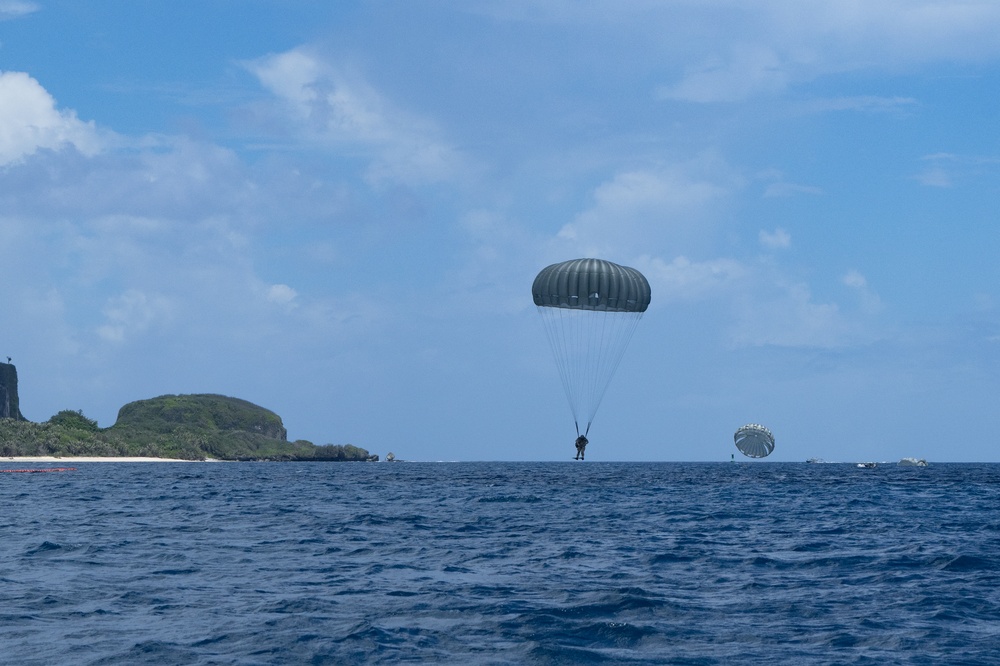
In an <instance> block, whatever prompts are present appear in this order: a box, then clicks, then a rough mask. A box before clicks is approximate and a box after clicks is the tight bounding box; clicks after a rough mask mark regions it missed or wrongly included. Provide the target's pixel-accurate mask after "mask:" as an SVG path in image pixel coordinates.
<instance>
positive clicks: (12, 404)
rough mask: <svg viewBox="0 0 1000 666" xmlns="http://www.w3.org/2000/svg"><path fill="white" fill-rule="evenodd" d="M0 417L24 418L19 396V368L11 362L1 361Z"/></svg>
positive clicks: (17, 419) (20, 419)
mask: <svg viewBox="0 0 1000 666" xmlns="http://www.w3.org/2000/svg"><path fill="white" fill-rule="evenodd" d="M0 419H14V420H15V421H23V420H24V417H23V416H22V415H21V409H20V403H19V401H18V398H17V368H15V367H14V365H13V364H11V363H0Z"/></svg>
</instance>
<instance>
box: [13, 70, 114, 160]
mask: <svg viewBox="0 0 1000 666" xmlns="http://www.w3.org/2000/svg"><path fill="white" fill-rule="evenodd" d="M67 146H73V147H74V148H76V149H77V150H78V151H80V152H81V153H83V154H84V155H95V154H97V153H98V152H99V151H100V150H101V146H102V142H101V139H100V138H99V136H98V133H97V130H96V128H95V126H94V123H92V122H89V123H85V122H83V121H81V120H80V119H79V118H77V117H76V113H75V112H73V111H71V110H65V111H60V110H58V109H56V104H55V100H54V99H53V98H52V96H51V95H49V93H48V92H47V91H46V90H45V88H43V87H42V86H41V85H40V84H39V83H38V81H36V80H35V79H33V78H31V77H30V76H28V75H27V74H25V73H23V72H0V167H2V166H5V165H8V164H12V163H14V162H17V161H18V160H20V159H22V158H24V157H27V156H29V155H32V154H34V153H35V152H37V151H38V150H40V149H49V150H61V149H63V148H65V147H67Z"/></svg>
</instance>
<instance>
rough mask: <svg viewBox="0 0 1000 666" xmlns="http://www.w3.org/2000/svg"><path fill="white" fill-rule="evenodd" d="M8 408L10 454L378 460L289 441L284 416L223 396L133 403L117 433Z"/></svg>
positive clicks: (1, 450)
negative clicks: (41, 418)
mask: <svg viewBox="0 0 1000 666" xmlns="http://www.w3.org/2000/svg"><path fill="white" fill-rule="evenodd" d="M15 395H16V394H15ZM15 404H16V403H15ZM8 411H9V415H8V417H7V418H0V456H3V457H15V456H61V457H72V456H95V457H132V456H135V457H140V456H141V457H154V458H178V459H183V460H206V459H215V460H259V461H264V460H274V461H331V460H332V461H364V460H378V456H376V455H370V454H369V453H368V451H366V450H365V449H362V448H359V447H357V446H351V445H350V444H344V445H334V444H326V445H321V446H320V445H315V444H313V443H312V442H308V441H305V440H297V441H294V442H289V441H288V440H287V433H286V430H285V427H284V424H283V423H282V421H281V417H280V416H278V415H277V414H275V413H274V412H272V411H270V410H268V409H264V408H263V407H259V406H257V405H255V404H253V403H250V402H247V401H246V400H240V399H238V398H230V397H226V396H222V395H212V394H199V395H163V396H160V397H158V398H151V399H149V400H139V401H136V402H130V403H129V404H127V405H125V406H124V407H122V408H121V409H120V410H119V411H118V419H117V421H115V424H114V425H112V426H111V427H109V428H99V427H98V425H97V422H96V421H94V420H91V419H89V418H87V417H86V416H84V415H83V413H81V412H79V411H77V412H74V411H68V410H67V411H61V412H59V413H58V414H56V415H55V416H53V417H52V418H50V419H49V420H48V421H46V422H44V423H33V422H31V421H27V420H24V419H23V417H22V416H21V415H20V413H19V412H18V411H16V408H15V410H8ZM18 417H20V418H18Z"/></svg>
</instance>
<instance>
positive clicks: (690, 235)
mask: <svg viewBox="0 0 1000 666" xmlns="http://www.w3.org/2000/svg"><path fill="white" fill-rule="evenodd" d="M704 167H705V165H702V164H693V165H681V166H672V167H666V168H658V169H642V170H634V171H627V172H624V173H619V174H617V175H616V176H614V177H613V178H612V179H611V180H609V181H607V182H605V183H602V184H601V185H599V186H598V187H597V188H596V189H595V190H594V194H593V205H592V206H591V207H590V208H589V209H587V210H585V211H583V212H582V213H580V214H579V215H577V216H576V218H575V219H574V220H573V221H572V222H570V223H568V224H566V225H564V226H563V227H562V229H561V230H560V231H559V238H560V239H561V240H563V241H566V242H568V243H570V244H572V245H574V246H575V247H576V248H578V250H579V251H582V252H584V253H587V254H599V253H601V252H606V251H616V252H629V253H632V252H635V251H639V250H645V251H648V250H649V246H650V245H657V244H662V245H664V246H665V247H666V246H670V247H671V248H672V249H673V250H674V251H677V250H679V249H681V248H682V247H683V246H684V245H686V244H691V243H692V242H694V243H696V242H698V241H700V239H701V238H702V237H703V236H704V235H705V229H704V226H705V225H706V224H707V223H706V220H707V219H709V218H710V217H711V215H710V213H711V211H712V210H713V208H714V207H715V206H716V205H718V204H719V202H721V201H722V200H723V199H725V198H726V197H727V195H728V194H729V193H730V192H731V191H732V190H733V189H734V188H735V187H737V184H736V183H735V182H734V180H735V179H734V177H733V176H732V175H731V174H729V173H728V171H727V170H726V169H725V167H721V166H719V165H712V166H711V167H709V168H708V169H705V168H704Z"/></svg>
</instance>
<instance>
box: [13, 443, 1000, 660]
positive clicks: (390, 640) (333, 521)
mask: <svg viewBox="0 0 1000 666" xmlns="http://www.w3.org/2000/svg"><path fill="white" fill-rule="evenodd" d="M66 464H68V463H63V465H66ZM17 466H20V467H31V466H37V463H36V464H28V465H24V464H17V463H10V462H7V463H2V464H0V468H3V467H7V468H10V467H17ZM75 467H76V468H77V469H76V470H75V471H71V472H56V473H47V474H0V506H2V507H3V508H2V512H0V632H2V633H0V663H4V664H367V663H378V664H384V663H390V664H391V663H435V664H586V663H608V664H773V663H795V664H984V663H997V662H998V660H1000V465H972V464H933V463H932V464H931V465H930V466H929V467H926V468H916V467H898V466H896V465H880V466H879V467H877V468H876V469H859V468H857V467H856V466H854V465H846V464H805V463H798V464H796V463H767V462H746V463H737V464H730V463H705V464H687V463H652V464H640V463H601V462H585V463H574V462H572V461H569V462H565V463H397V464H385V463H303V464H299V463H190V464H150V463H89V464H88V463H76V464H75Z"/></svg>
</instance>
